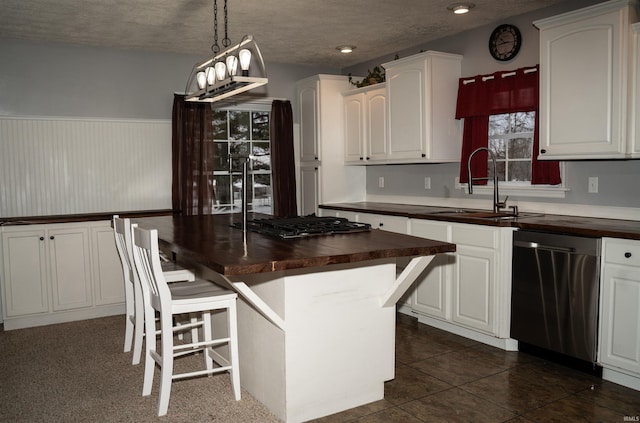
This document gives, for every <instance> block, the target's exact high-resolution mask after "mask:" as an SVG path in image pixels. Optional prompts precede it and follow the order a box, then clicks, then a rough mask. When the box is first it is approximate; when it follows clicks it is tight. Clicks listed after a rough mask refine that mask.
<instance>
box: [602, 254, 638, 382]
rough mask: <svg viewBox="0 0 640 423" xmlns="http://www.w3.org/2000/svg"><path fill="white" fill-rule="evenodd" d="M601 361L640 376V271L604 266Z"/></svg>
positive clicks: (631, 268)
mask: <svg viewBox="0 0 640 423" xmlns="http://www.w3.org/2000/svg"><path fill="white" fill-rule="evenodd" d="M602 280H603V290H602V298H601V301H602V321H601V331H602V333H601V339H600V361H601V362H602V363H604V364H610V365H613V366H616V367H618V368H621V369H624V370H629V371H632V372H634V373H636V374H638V375H640V267H631V266H619V265H610V264H605V266H604V272H603V279H602Z"/></svg>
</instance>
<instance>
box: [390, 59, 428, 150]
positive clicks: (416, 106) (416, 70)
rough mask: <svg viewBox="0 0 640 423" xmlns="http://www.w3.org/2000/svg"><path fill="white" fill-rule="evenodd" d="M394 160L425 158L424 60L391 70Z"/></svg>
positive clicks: (391, 117)
mask: <svg viewBox="0 0 640 423" xmlns="http://www.w3.org/2000/svg"><path fill="white" fill-rule="evenodd" d="M386 74H387V95H388V100H389V116H388V121H389V132H390V135H389V140H390V143H389V152H388V157H389V158H390V159H417V158H421V157H424V156H423V150H422V143H423V140H424V133H425V132H424V116H425V110H424V93H425V86H424V83H425V75H424V74H425V68H424V61H416V62H412V63H408V64H404V65H402V66H397V67H393V68H391V69H388V70H387V73H386Z"/></svg>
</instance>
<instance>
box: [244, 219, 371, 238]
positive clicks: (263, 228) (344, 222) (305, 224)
mask: <svg viewBox="0 0 640 423" xmlns="http://www.w3.org/2000/svg"><path fill="white" fill-rule="evenodd" d="M232 226H233V227H234V228H238V229H242V222H238V223H234V224H233V225H232ZM247 230H249V231H252V232H258V233H261V234H265V235H271V236H275V237H278V238H282V239H289V238H303V237H309V236H318V235H331V234H346V233H354V232H365V231H369V230H371V225H369V224H368V223H359V222H350V221H349V220H348V219H345V218H344V217H331V216H322V217H320V216H316V215H309V216H298V217H285V218H272V219H255V220H248V221H247Z"/></svg>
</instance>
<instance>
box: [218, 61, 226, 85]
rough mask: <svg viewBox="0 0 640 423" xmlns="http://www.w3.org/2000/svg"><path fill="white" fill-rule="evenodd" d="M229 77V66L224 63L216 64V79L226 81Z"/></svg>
mask: <svg viewBox="0 0 640 423" xmlns="http://www.w3.org/2000/svg"><path fill="white" fill-rule="evenodd" d="M226 77H227V65H225V64H224V62H216V78H217V79H218V81H224V80H225V78H226Z"/></svg>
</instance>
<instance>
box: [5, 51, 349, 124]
mask: <svg viewBox="0 0 640 423" xmlns="http://www.w3.org/2000/svg"><path fill="white" fill-rule="evenodd" d="M206 55H207V52H203V55H202V56H201V57H198V56H189V55H183V54H169V53H156V52H147V51H132V50H117V49H109V48H98V47H88V46H76V45H67V44H53V43H34V42H29V41H22V40H12V39H0V57H2V66H1V67H0V115H8V116H65V117H69V116H73V117H99V118H117V119H171V108H172V104H173V93H174V92H184V91H185V85H186V83H187V78H188V77H189V74H190V72H191V69H192V67H193V65H194V64H195V63H196V62H198V61H200V60H202V59H203V58H205V57H206ZM265 66H266V69H267V76H268V77H269V84H268V85H267V86H266V95H268V96H270V97H274V98H288V99H293V98H295V81H297V80H299V79H302V78H305V77H307V76H311V75H315V74H318V73H339V70H337V69H330V68H310V67H304V66H290V65H282V64H277V63H266V65H265Z"/></svg>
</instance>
